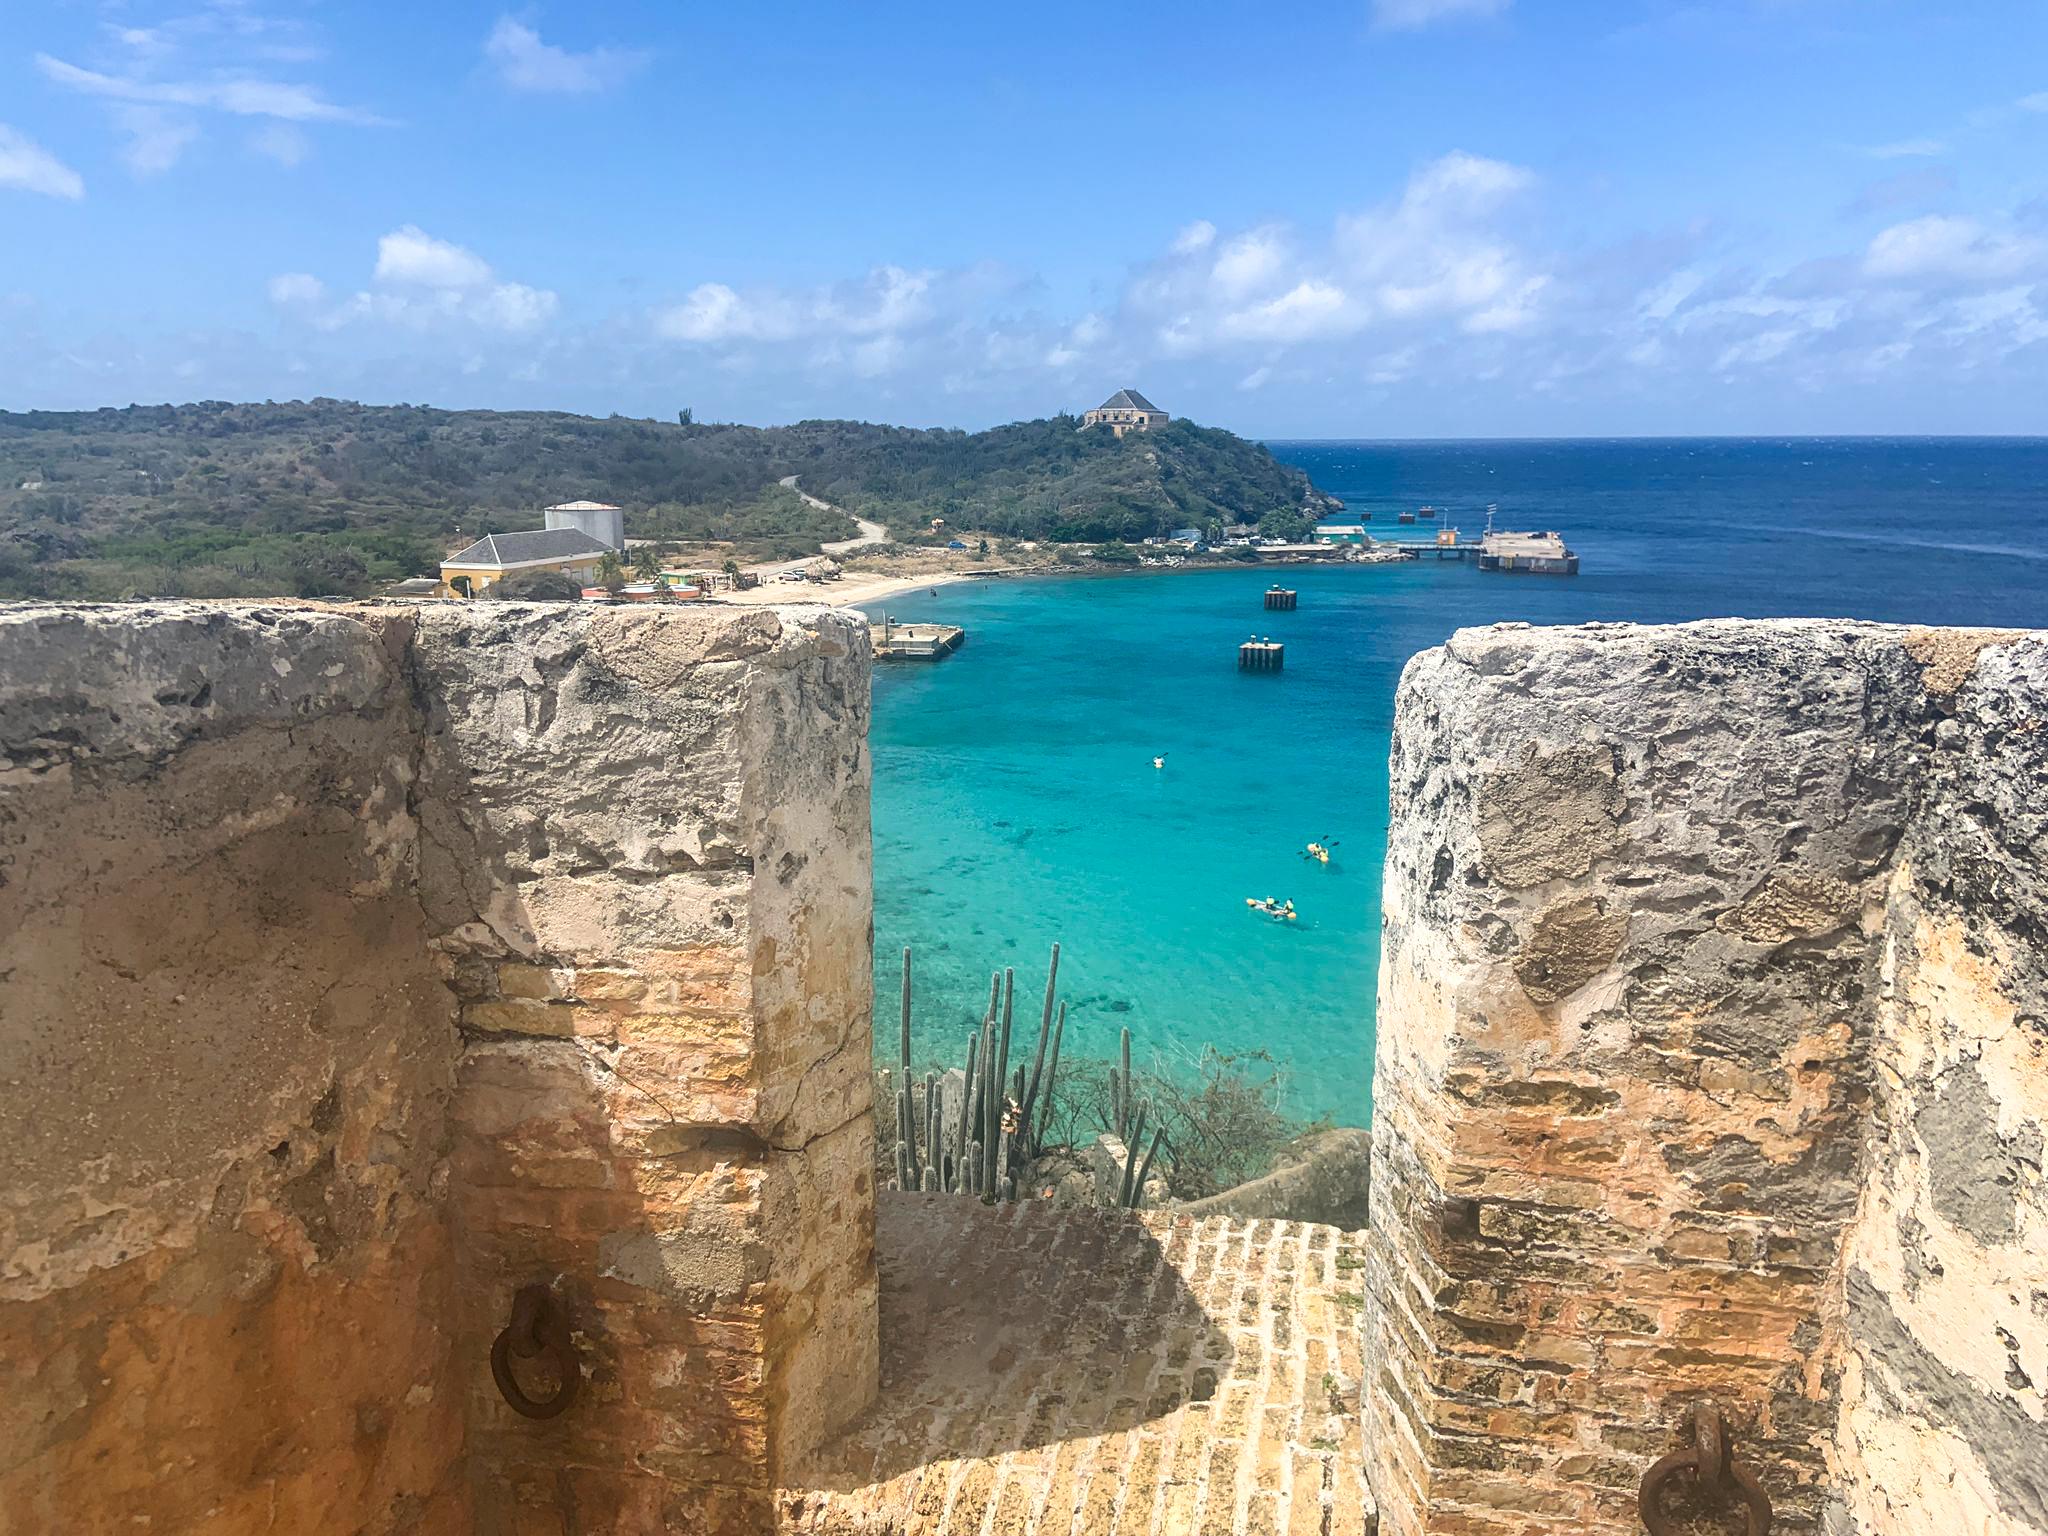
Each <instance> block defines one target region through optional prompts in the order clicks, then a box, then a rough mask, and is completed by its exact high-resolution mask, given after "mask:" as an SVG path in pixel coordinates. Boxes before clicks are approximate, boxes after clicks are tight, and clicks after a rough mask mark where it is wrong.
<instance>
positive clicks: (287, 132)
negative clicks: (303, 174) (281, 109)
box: [249, 123, 313, 167]
mask: <svg viewBox="0 0 2048 1536" xmlns="http://www.w3.org/2000/svg"><path fill="white" fill-rule="evenodd" d="M249 147H250V148H251V149H253V150H254V151H256V153H257V154H259V155H262V156H264V157H265V158H266V159H270V160H275V161H276V162H277V163H278V164H279V165H282V166H287V167H289V166H295V165H298V164H299V163H300V162H301V161H303V160H304V159H305V158H306V156H308V155H309V154H311V153H312V152H313V145H312V141H311V140H309V139H308V138H307V137H306V135H305V131H304V130H303V129H301V128H299V127H298V126H297V125H296V124H294V123H266V124H265V125H264V126H263V127H261V128H259V129H257V130H256V131H255V132H254V133H252V134H250V135H249Z"/></svg>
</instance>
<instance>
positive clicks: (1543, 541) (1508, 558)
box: [1479, 533, 1579, 576]
mask: <svg viewBox="0 0 2048 1536" xmlns="http://www.w3.org/2000/svg"><path fill="white" fill-rule="evenodd" d="M1479 569H1481V570H1482V571H1526V572H1530V573H1532V574H1534V575H1538V576H1576V575H1578V574H1579V557H1578V556H1577V555H1576V554H1574V553H1572V551H1571V550H1569V549H1567V548H1565V543H1564V535H1563V534H1561V533H1489V534H1487V535H1486V537H1485V538H1483V539H1481V540H1480V541H1479Z"/></svg>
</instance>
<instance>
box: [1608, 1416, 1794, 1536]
mask: <svg viewBox="0 0 2048 1536" xmlns="http://www.w3.org/2000/svg"><path fill="white" fill-rule="evenodd" d="M1687 1471H1689V1472H1691V1473H1692V1474H1693V1478H1694V1480H1695V1481H1696V1482H1697V1483H1698V1484H1699V1486H1700V1487H1701V1489H1702V1490H1704V1491H1706V1492H1707V1493H1709V1494H1711V1495H1716V1496H1718V1497H1719V1499H1720V1500H1721V1501H1723V1502H1725V1501H1726V1500H1727V1499H1729V1498H1730V1497H1734V1498H1736V1499H1739V1500H1740V1501H1741V1503H1742V1506H1743V1528H1744V1530H1745V1531H1746V1532H1747V1536H1770V1530H1771V1501H1770V1497H1769V1495H1767V1494H1766V1493H1765V1492H1764V1488H1763V1484H1762V1483H1760V1482H1758V1481H1757V1480H1756V1478H1755V1476H1754V1475H1753V1474H1752V1473H1751V1472H1750V1471H1749V1469H1748V1468H1747V1467H1742V1466H1738V1465H1736V1462H1735V1456H1734V1453H1733V1452H1732V1451H1731V1450H1730V1449H1729V1446H1728V1438H1727V1434H1726V1432H1725V1431H1724V1429H1723V1427H1722V1424H1721V1415H1720V1414H1719V1413H1718V1412H1717V1411H1715V1410H1714V1409H1712V1408H1710V1407H1702V1408H1701V1409H1700V1410H1699V1411H1698V1412H1697V1413H1696V1414H1695V1415H1694V1417H1693V1443H1692V1444H1691V1445H1690V1446H1687V1447H1686V1448H1685V1449H1683V1450H1677V1451H1672V1452H1671V1453H1670V1454H1668V1455H1665V1456H1660V1457H1659V1458H1658V1459H1657V1460H1656V1461H1655V1462H1653V1463H1651V1465H1650V1470H1649V1471H1647V1472H1645V1473H1644V1474H1643V1485H1642V1490H1641V1492H1640V1493H1639V1494H1638V1496H1637V1499H1636V1510H1637V1513H1639V1514H1640V1515H1641V1516H1642V1517H1643V1526H1644V1528H1645V1529H1646V1530H1648V1531H1649V1532H1650V1536H1678V1528H1677V1527H1676V1526H1675V1525H1673V1524H1672V1523H1671V1521H1670V1520H1669V1519H1668V1518H1667V1517H1666V1516H1665V1514H1664V1510H1663V1493H1664V1485H1665V1484H1666V1483H1668V1482H1670V1481H1671V1480H1672V1479H1673V1478H1674V1477H1676V1476H1678V1474H1679V1473H1681V1472H1687Z"/></svg>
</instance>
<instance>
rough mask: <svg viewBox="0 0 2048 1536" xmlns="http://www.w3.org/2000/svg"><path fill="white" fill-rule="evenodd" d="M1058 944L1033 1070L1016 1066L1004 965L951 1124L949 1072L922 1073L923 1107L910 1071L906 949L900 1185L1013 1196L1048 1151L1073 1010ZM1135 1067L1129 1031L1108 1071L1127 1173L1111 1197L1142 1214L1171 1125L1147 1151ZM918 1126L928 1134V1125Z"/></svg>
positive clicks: (906, 959) (1012, 996) (1012, 987)
mask: <svg viewBox="0 0 2048 1536" xmlns="http://www.w3.org/2000/svg"><path fill="white" fill-rule="evenodd" d="M1059 965H1060V946H1059V945H1058V944H1054V945H1053V946H1052V952H1051V956H1050V958H1049V960H1048V962H1047V965H1046V977H1045V997H1044V1002H1043V1004H1042V1005H1041V1007H1040V1010H1039V1017H1038V1040H1037V1043H1036V1046H1035V1048H1034V1049H1033V1050H1032V1053H1031V1065H1030V1069H1029V1071H1028V1072H1027V1071H1026V1069H1025V1066H1024V1063H1023V1062H1022V1061H1019V1062H1017V1063H1016V1064H1015V1065H1012V1063H1011V1060H1010V1054H1011V1052H1010V1048H1011V1045H1012V1043H1013V1030H1014V1024H1015V1016H1016V1000H1017V976H1016V972H1015V970H1014V969H1009V968H1006V969H1004V970H1000V971H994V972H991V973H990V975H989V991H988V1006H987V1007H986V1008H985V1009H984V1010H983V1013H982V1017H981V1023H980V1025H979V1026H978V1027H977V1028H975V1029H973V1030H971V1031H969V1033H968V1036H967V1055H966V1062H967V1065H966V1068H965V1070H964V1071H963V1072H962V1074H961V1080H960V1087H959V1089H958V1102H957V1103H954V1104H953V1105H951V1109H952V1111H953V1114H954V1121H953V1124H952V1125H951V1126H950V1127H948V1126H947V1124H946V1113H947V1110H948V1102H947V1101H948V1098H949V1097H950V1095H949V1092H948V1088H947V1083H948V1081H949V1078H950V1074H941V1073H939V1072H936V1071H927V1072H926V1073H925V1074H924V1100H923V1103H922V1104H920V1103H919V1102H918V1098H917V1093H916V1084H915V1082H914V1081H913V1076H912V1070H911V1006H912V999H913V977H912V970H911V951H910V950H909V949H908V948H906V949H905V950H904V951H903V985H902V998H901V1006H900V1010H899V1014H898V1031H897V1071H898V1073H900V1075H899V1076H898V1077H897V1078H896V1083H895V1098H896V1104H895V1109H896V1137H895V1142H896V1145H895V1158H894V1164H895V1167H894V1174H895V1176H894V1179H893V1180H892V1181H891V1182H892V1183H893V1186H894V1187H895V1188H897V1189H901V1190H909V1191H923V1192H925V1193H932V1194H962V1195H975V1196H978V1197H980V1198H981V1199H983V1200H985V1201H990V1202H993V1201H996V1200H1015V1199H1016V1198H1017V1197H1018V1188H1019V1185H1020V1184H1021V1183H1023V1174H1024V1172H1025V1171H1026V1170H1027V1169H1028V1168H1029V1167H1030V1166H1031V1163H1032V1161H1033V1160H1034V1159H1035V1158H1037V1157H1038V1156H1039V1155H1040V1154H1041V1153H1042V1152H1043V1151H1044V1150H1045V1136H1046V1130H1045V1128H1046V1127H1047V1126H1049V1125H1050V1124H1051V1123H1052V1116H1053V1106H1054V1101H1055V1096H1056V1093H1057V1087H1058V1081H1059V1068H1060V1052H1061V1047H1062V1044H1063V1042H1064V1040H1065V1038H1066V1030H1067V1008H1066V1004H1064V1003H1062V1002H1060V1001H1059V998H1058V989H1059ZM1137 1086H1138V1085H1137V1077H1136V1074H1135V1072H1134V1071H1133V1070H1132V1066H1131V1032H1130V1030H1128V1029H1125V1030H1123V1031H1121V1037H1120V1039H1119V1042H1118V1056H1117V1063H1116V1064H1115V1065H1113V1066H1112V1067H1111V1068H1110V1069H1109V1096H1110V1120H1111V1127H1110V1128H1111V1129H1112V1130H1113V1131H1114V1132H1115V1134H1116V1136H1117V1138H1118V1139H1119V1140H1120V1141H1121V1142H1123V1144H1124V1156H1123V1167H1122V1169H1121V1170H1120V1177H1119V1179H1118V1184H1117V1188H1116V1189H1115V1190H1114V1191H1113V1192H1112V1199H1113V1201H1114V1203H1115V1204H1116V1205H1118V1206H1121V1207H1124V1208H1126V1209H1131V1210H1135V1209H1136V1208H1137V1207H1138V1206H1139V1205H1140V1204H1142V1203H1143V1200H1144V1186H1145V1181H1146V1180H1147V1179H1148V1178H1149V1177H1150V1176H1151V1171H1152V1165H1153V1163H1154V1161H1155V1160H1156V1159H1157V1157H1158V1155H1159V1149H1160V1147H1161V1146H1162V1145H1164V1143H1165V1139H1166V1131H1165V1128H1164V1127H1163V1126H1161V1127H1157V1128H1155V1129H1154V1130H1153V1135H1152V1141H1151V1145H1150V1147H1149V1149H1147V1150H1146V1151H1145V1155H1144V1156H1143V1157H1142V1158H1140V1156H1139V1155H1138V1154H1139V1150H1140V1148H1142V1147H1144V1146H1145V1140H1144V1138H1145V1131H1146V1127H1147V1122H1148V1121H1149V1119H1150V1117H1151V1109H1152V1106H1151V1102H1150V1101H1149V1100H1147V1099H1142V1098H1140V1097H1139V1096H1138V1092H1137ZM920 1121H921V1122H922V1128H921V1129H920V1124H919V1123H920Z"/></svg>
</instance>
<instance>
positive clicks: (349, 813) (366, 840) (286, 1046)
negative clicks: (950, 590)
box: [0, 603, 878, 1536]
mask: <svg viewBox="0 0 2048 1536" xmlns="http://www.w3.org/2000/svg"><path fill="white" fill-rule="evenodd" d="M867 706H868V662H867V630H866V626H865V625H864V624H863V623H861V622H860V621H859V618H858V616H857V615H848V614H834V613H829V612H819V611H816V610H802V611H795V610H775V609H757V610H745V611H725V612H711V611H685V612H667V611H653V610H620V609H605V610H592V609H589V608H583V607H578V606H570V605H547V606H543V605H534V606H528V605H515V604H505V605H494V606H491V607H485V606H483V605H459V606H458V605H453V604H449V605H435V606H430V607H419V608H414V607H398V606H377V605H364V606H352V607H310V606H296V605H292V606H222V605H215V604H195V603H185V604H174V605H151V606H146V607H129V608H16V609H11V610H6V609H0V838H4V845H0V986H4V1005H0V1015H4V1019H5V1024H4V1035H0V1053H4V1054H0V1080H4V1082H5V1097H4V1100H0V1445H4V1447H5V1451H6V1454H5V1456H4V1457H0V1528H4V1529H6V1530H9V1531H21V1532H24V1533H27V1532H32V1531H33V1532H45V1531H47V1532H52V1533H55V1532H59V1531H62V1532H65V1533H67V1536H71V1533H86V1532H111V1531H124V1532H125V1531H135V1530H140V1529H144V1528H147V1529H149V1530H152V1531H155V1532H159V1533H163V1532H183V1531H200V1530H204V1531H207V1532H209V1533H233V1532H243V1531H249V1532H255V1531H295V1532H309V1533H310V1532H322V1531H334V1532H344V1531H346V1532H365V1533H379V1536H382V1533H390V1536H399V1533H406V1536H414V1533H440V1532H447V1533H454V1532H465V1533H466V1532H469V1531H472V1530H474V1531H490V1532H512V1531H520V1532H525V1531H532V1530H555V1529H568V1528H571V1527H573V1528H574V1529H576V1530H589V1529H599V1528H601V1529H605V1530H616V1531H620V1532H624V1531H654V1530H659V1529H662V1528H663V1527H664V1525H667V1526H668V1527H669V1528H672V1529H684V1528H689V1529H716V1530H721V1531H747V1530H762V1529H766V1528H767V1526H768V1524H769V1523H770V1519H771V1512H770V1495H771V1489H772V1487H773V1485H774V1481H775V1478H776V1476H777V1469H778V1468H779V1466H780V1465H781V1464H782V1463H783V1462H784V1461H785V1460H787V1459H788V1458H790V1457H792V1456H795V1455H797V1454H800V1453H803V1452H806V1451H808V1450H809V1449H810V1447H811V1446H812V1445H813V1444H815V1443H816V1442H817V1441H819V1440H821V1439H823V1438H824V1437H826V1436H827V1435H829V1434H831V1433H832V1432H834V1431H835V1430H836V1429H837V1428H838V1427H839V1425H840V1423H841V1422H842V1421H844V1420H845V1419H846V1418H848V1417H849V1416H851V1415H852V1414H854V1413H856V1412H858V1411H859V1410H860V1408H861V1407H862V1406H864V1404H865V1403H866V1401H867V1399H868V1396H869V1395H870V1394H871V1393H872V1391H873V1384H874V1377H875V1370H876V1353H877V1348H878V1341H877V1336H876V1332H875V1283H876V1282H875V1270H874V1255H873V1243H872V1230H873V1193H872V1187H871V1175H870V1172H869V1147H870V1138H871V1134H872V1133H871V1129H870V1125H869V1103H868V1099H869V1093H870V1088H869V1074H868V1058H869V1053H870V1044H869V1025H868V1003H869V967H870V959H869V955H870V950H869V944H870V940H869V932H868V891H869V886H870V876H869V869H868V820H867V818H868V758H867V749H866V742H865V733H866V726H867ZM535 1281H539V1282H545V1283H548V1284H551V1285H553V1286H554V1287H555V1289H556V1292H557V1294H558V1295H559V1296H561V1297H562V1298H563V1300H564V1303H565V1304H566V1306H567V1309H568V1313H569V1318H570V1322H571V1324H572V1327H573V1333H574V1338H575V1340H576V1343H577V1348H578V1349H579V1351H580V1353H581V1355H582V1359H583V1367H584V1374H585V1381H584V1385H583V1388H582V1390H581V1393H580V1395H579V1397H578V1399H577V1402H576V1405H575V1407H574V1409H573V1411H572V1412H569V1413H567V1414H564V1415H563V1416H562V1417H561V1418H560V1419H557V1420H550V1421H546V1422H535V1421H529V1420H526V1419H522V1418H520V1417H518V1416H516V1415H515V1414H514V1413H513V1412H512V1411H511V1410H510V1409H509V1408H508V1407H507V1406H506V1403H505V1401H504V1400H503V1399H502V1398H501V1397H500V1395H499V1393H498V1392H497V1390H496V1388H495V1387H494V1385H493V1383H492V1377H491V1373H490V1370H489V1368H488V1360H489V1355H490V1351H491V1344H492V1340H493V1337H494V1336H495V1335H496V1334H497V1333H498V1331H499V1330H501V1329H503V1328H504V1327H505V1326H506V1322H507V1320H508V1317H509V1314H510V1306H511V1297H512V1293H513V1291H514V1289H515V1288H516V1287H518V1286H520V1285H524V1284H527V1283H530V1282H535ZM536 1390H538V1387H536ZM564 1521H566V1522H568V1525H562V1524H560V1523H559V1522H564Z"/></svg>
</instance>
